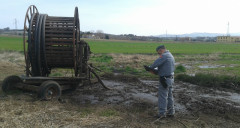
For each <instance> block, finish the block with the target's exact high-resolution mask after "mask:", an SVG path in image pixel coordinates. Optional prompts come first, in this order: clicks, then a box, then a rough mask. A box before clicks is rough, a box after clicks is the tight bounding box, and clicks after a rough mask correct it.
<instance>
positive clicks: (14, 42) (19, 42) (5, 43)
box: [0, 36, 23, 51]
mask: <svg viewBox="0 0 240 128" xmlns="http://www.w3.org/2000/svg"><path fill="white" fill-rule="evenodd" d="M0 46H1V47H0V50H4V51H6V50H7V51H23V39H22V37H1V36H0Z"/></svg>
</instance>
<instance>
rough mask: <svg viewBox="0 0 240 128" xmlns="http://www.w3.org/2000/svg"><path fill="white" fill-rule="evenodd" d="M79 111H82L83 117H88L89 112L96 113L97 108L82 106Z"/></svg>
mask: <svg viewBox="0 0 240 128" xmlns="http://www.w3.org/2000/svg"><path fill="white" fill-rule="evenodd" d="M79 112H80V113H81V117H86V116H88V115H89V114H92V113H94V112H95V110H94V109H92V108H81V109H79Z"/></svg>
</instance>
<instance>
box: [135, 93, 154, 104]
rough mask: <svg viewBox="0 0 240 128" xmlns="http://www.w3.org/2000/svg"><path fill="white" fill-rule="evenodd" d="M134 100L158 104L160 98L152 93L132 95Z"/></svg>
mask: <svg viewBox="0 0 240 128" xmlns="http://www.w3.org/2000/svg"><path fill="white" fill-rule="evenodd" d="M132 96H133V98H134V99H139V100H142V101H145V102H150V103H153V104H157V101H158V98H157V97H156V96H153V94H151V93H136V94H132Z"/></svg>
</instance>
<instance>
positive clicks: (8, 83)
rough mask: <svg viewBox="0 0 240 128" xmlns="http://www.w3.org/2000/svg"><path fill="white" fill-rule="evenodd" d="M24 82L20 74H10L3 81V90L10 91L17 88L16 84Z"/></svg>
mask: <svg viewBox="0 0 240 128" xmlns="http://www.w3.org/2000/svg"><path fill="white" fill-rule="evenodd" d="M17 83H22V79H21V78H20V77H19V76H8V77H7V78H5V79H4V80H3V82H2V90H3V92H5V93H8V92H9V91H11V90H15V89H16V88H15V87H14V85H15V84H17Z"/></svg>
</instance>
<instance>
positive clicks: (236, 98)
mask: <svg viewBox="0 0 240 128" xmlns="http://www.w3.org/2000/svg"><path fill="white" fill-rule="evenodd" d="M225 93H227V94H228V96H225V94H224V96H221V95H211V94H202V95H199V96H201V97H206V98H214V99H225V100H229V101H232V102H235V103H240V94H237V93H229V92H225Z"/></svg>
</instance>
